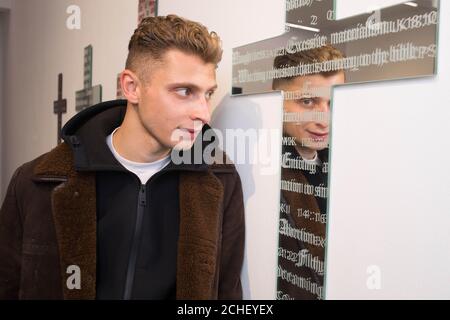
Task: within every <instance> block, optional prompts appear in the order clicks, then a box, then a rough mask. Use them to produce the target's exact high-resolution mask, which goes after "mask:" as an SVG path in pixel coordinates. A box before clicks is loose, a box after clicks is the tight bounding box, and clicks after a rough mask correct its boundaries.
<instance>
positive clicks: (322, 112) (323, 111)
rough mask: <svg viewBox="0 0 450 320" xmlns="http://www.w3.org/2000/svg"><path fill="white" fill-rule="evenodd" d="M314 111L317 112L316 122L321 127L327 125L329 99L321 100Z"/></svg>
mask: <svg viewBox="0 0 450 320" xmlns="http://www.w3.org/2000/svg"><path fill="white" fill-rule="evenodd" d="M315 111H316V112H318V113H319V114H318V115H317V116H318V119H319V121H317V124H318V125H320V126H321V127H323V128H326V127H328V126H329V124H330V120H329V118H330V100H328V99H323V100H321V101H320V103H318V105H317V108H316V110H315Z"/></svg>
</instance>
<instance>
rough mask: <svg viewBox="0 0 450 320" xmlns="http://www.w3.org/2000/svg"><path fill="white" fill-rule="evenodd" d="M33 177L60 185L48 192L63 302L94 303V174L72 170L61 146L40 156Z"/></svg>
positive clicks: (67, 153) (69, 156)
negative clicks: (88, 300) (82, 301)
mask: <svg viewBox="0 0 450 320" xmlns="http://www.w3.org/2000/svg"><path fill="white" fill-rule="evenodd" d="M34 173H35V176H34V180H35V181H37V182H58V183H60V184H59V185H58V186H57V187H56V188H54V190H53V192H52V195H51V203H52V213H53V219H54V223H55V229H56V239H57V242H58V248H59V254H60V265H61V284H62V290H63V295H64V299H95V296H96V293H95V287H96V246H97V239H96V229H97V219H96V192H95V174H92V173H78V172H76V171H75V170H74V169H73V154H72V151H71V150H70V148H69V147H68V146H67V145H66V144H65V143H63V144H61V145H59V146H58V147H56V148H55V149H54V150H52V151H51V152H49V153H48V154H47V155H46V156H44V158H43V159H42V161H41V162H40V163H39V164H38V165H37V166H36V168H35V171H34ZM77 274H78V275H79V276H80V277H79V284H80V286H79V287H78V286H77V284H78V282H77V281H78V279H77Z"/></svg>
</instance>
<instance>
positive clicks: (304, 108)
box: [279, 72, 345, 152]
mask: <svg viewBox="0 0 450 320" xmlns="http://www.w3.org/2000/svg"><path fill="white" fill-rule="evenodd" d="M344 81H345V76H344V73H343V72H340V73H338V74H336V75H331V76H328V77H325V76H323V75H320V74H317V75H310V76H304V77H297V78H295V79H293V80H292V81H289V82H286V83H284V84H282V85H281V86H280V88H279V89H281V90H283V91H284V92H285V101H284V112H285V113H289V116H294V117H293V119H295V121H294V122H285V123H284V134H285V135H286V136H290V137H294V138H296V142H297V149H299V150H303V151H309V152H311V151H319V150H322V149H325V148H327V147H328V141H329V114H330V99H331V90H332V87H333V86H334V85H337V84H343V83H344ZM291 119H292V118H291Z"/></svg>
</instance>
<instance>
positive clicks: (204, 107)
mask: <svg viewBox="0 0 450 320" xmlns="http://www.w3.org/2000/svg"><path fill="white" fill-rule="evenodd" d="M191 117H192V120H198V121H202V122H203V123H209V122H210V121H211V113H210V112H209V102H208V100H207V99H206V97H202V98H199V99H198V100H197V103H196V105H195V107H194V109H193V112H192V115H191Z"/></svg>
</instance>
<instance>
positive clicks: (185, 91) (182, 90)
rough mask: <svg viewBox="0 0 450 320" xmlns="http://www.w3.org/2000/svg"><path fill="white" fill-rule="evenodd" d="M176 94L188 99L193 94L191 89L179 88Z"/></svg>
mask: <svg viewBox="0 0 450 320" xmlns="http://www.w3.org/2000/svg"><path fill="white" fill-rule="evenodd" d="M175 92H176V93H177V94H178V95H180V96H183V97H187V96H189V95H190V94H191V93H192V91H191V89H189V88H178V89H176V90H175Z"/></svg>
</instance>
